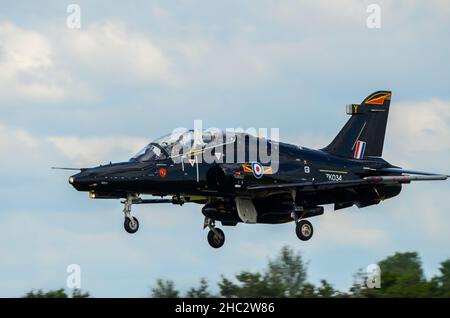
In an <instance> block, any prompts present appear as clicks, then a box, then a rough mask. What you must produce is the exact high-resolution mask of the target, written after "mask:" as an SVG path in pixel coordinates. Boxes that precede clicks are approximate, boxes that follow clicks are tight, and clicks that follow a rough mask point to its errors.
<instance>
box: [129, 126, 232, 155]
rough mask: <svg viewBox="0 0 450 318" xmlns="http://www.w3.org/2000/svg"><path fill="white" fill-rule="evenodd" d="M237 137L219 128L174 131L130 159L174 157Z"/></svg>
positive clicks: (221, 143) (214, 145) (224, 142)
mask: <svg viewBox="0 0 450 318" xmlns="http://www.w3.org/2000/svg"><path fill="white" fill-rule="evenodd" d="M235 138H236V135H235V134H234V133H232V132H223V131H221V130H218V129H217V130H216V129H207V130H193V129H191V130H182V131H179V132H177V131H174V132H172V133H171V134H167V135H164V136H162V137H160V138H158V139H155V140H153V141H152V142H151V143H149V144H148V145H147V146H146V147H144V148H143V149H142V150H141V151H139V152H138V153H137V154H136V155H134V156H133V157H132V158H131V159H130V160H131V161H141V162H142V161H154V160H164V159H167V158H169V157H170V158H174V157H177V156H183V155H184V154H186V153H191V152H195V151H198V150H201V149H205V148H211V147H216V146H219V145H223V144H226V143H229V142H233V141H234V140H235Z"/></svg>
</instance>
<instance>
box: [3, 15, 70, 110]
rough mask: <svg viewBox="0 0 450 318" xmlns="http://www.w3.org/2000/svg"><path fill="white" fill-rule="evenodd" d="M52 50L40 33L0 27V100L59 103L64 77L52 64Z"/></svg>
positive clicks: (9, 26) (11, 26) (10, 26)
mask: <svg viewBox="0 0 450 318" xmlns="http://www.w3.org/2000/svg"><path fill="white" fill-rule="evenodd" d="M53 53H54V51H53V48H52V46H51V44H50V42H49V41H48V39H47V38H46V37H45V36H43V35H41V34H40V33H39V32H36V31H31V30H26V29H23V28H20V27H17V26H15V25H14V24H12V23H8V22H6V23H1V24H0V69H1V70H2V71H1V72H0V100H5V101H11V100H17V99H22V100H23V99H25V100H35V101H53V102H54V101H60V100H62V99H63V98H64V97H65V96H66V90H65V87H64V84H63V82H64V81H66V78H65V74H64V73H62V72H60V71H59V70H58V69H57V68H56V67H55V65H54V63H53Z"/></svg>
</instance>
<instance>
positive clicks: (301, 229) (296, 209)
mask: <svg viewBox="0 0 450 318" xmlns="http://www.w3.org/2000/svg"><path fill="white" fill-rule="evenodd" d="M296 194H297V193H296V191H295V190H293V191H292V205H293V211H292V214H291V216H292V218H293V219H294V221H295V234H297V237H298V238H299V239H300V240H302V241H308V240H309V239H310V238H311V237H312V236H313V233H314V229H313V226H312V224H311V222H309V221H307V220H304V219H302V216H303V214H304V213H303V212H304V209H303V207H300V206H297V204H296V203H295V196H296Z"/></svg>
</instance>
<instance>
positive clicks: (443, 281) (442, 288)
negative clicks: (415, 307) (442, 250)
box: [431, 259, 450, 298]
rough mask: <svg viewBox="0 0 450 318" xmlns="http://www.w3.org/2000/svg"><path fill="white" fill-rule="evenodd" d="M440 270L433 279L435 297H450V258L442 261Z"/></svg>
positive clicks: (432, 287)
mask: <svg viewBox="0 0 450 318" xmlns="http://www.w3.org/2000/svg"><path fill="white" fill-rule="evenodd" d="M439 272H440V274H439V275H438V276H435V277H433V279H432V280H431V284H432V286H431V289H432V293H433V297H443V298H450V259H448V260H446V261H444V262H442V263H441V266H440V267H439Z"/></svg>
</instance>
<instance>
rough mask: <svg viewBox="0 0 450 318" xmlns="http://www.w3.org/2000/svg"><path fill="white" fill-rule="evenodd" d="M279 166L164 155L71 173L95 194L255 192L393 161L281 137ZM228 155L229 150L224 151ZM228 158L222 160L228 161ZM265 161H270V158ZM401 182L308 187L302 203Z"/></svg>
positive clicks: (341, 177)
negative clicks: (253, 167) (260, 169)
mask: <svg viewBox="0 0 450 318" xmlns="http://www.w3.org/2000/svg"><path fill="white" fill-rule="evenodd" d="M277 146H278V147H279V160H278V165H277V169H276V170H275V169H273V170H272V171H269V173H264V174H263V176H262V177H261V178H260V179H257V178H255V177H254V175H253V174H252V173H250V172H246V171H245V170H246V169H245V166H246V165H247V166H248V165H249V164H250V163H249V162H245V161H243V162H236V163H226V162H225V163H213V164H210V163H205V162H195V163H192V161H191V162H189V161H186V162H182V163H180V162H178V163H176V162H175V161H174V160H172V159H171V158H170V157H169V158H165V159H163V160H149V161H136V160H131V161H127V162H120V163H113V164H107V165H102V166H98V167H94V168H88V169H84V170H82V171H81V172H80V173H78V174H76V175H74V176H72V177H71V179H70V180H71V183H72V185H73V186H74V187H75V188H76V189H77V190H79V191H88V192H90V193H92V194H93V195H94V196H95V197H97V198H102V197H103V198H126V197H127V195H128V194H130V193H136V194H149V195H155V196H166V195H172V196H182V197H187V198H189V197H194V196H201V197H205V198H208V197H226V196H245V197H246V196H252V194H249V193H248V192H247V191H246V188H247V187H248V186H251V185H254V184H274V183H293V182H294V183H300V182H307V181H308V182H324V181H338V182H339V181H346V180H355V179H361V178H362V177H365V176H370V175H371V171H374V170H375V169H379V168H385V167H392V165H390V164H389V163H387V162H386V161H385V160H383V159H381V158H373V159H369V160H367V159H365V160H354V159H347V158H341V157H338V156H333V155H330V154H328V153H326V152H324V151H321V150H313V149H308V148H304V147H299V146H295V145H291V144H286V143H278V145H277ZM224 158H225V159H226V155H225V156H224ZM225 159H224V161H226V160H225ZM266 166H271V164H270V163H269V164H268V165H266ZM400 189H401V186H400V185H395V186H389V187H382V188H380V189H378V190H377V191H376V192H374V191H373V190H371V189H369V188H367V189H365V188H364V187H363V188H358V189H334V190H333V189H330V190H329V191H317V192H315V191H309V192H306V193H303V194H302V195H301V196H299V198H298V200H299V201H302V202H301V203H302V205H308V206H316V205H320V204H329V203H337V204H340V203H345V202H360V203H361V205H371V204H375V203H376V202H379V201H380V200H381V199H384V198H387V197H392V196H394V195H396V194H398V193H399V192H400ZM277 195H281V194H279V193H277V191H274V190H271V191H266V192H264V191H262V192H258V193H257V194H255V195H253V196H254V197H253V199H255V200H256V201H257V200H263V199H264V198H267V197H271V196H277Z"/></svg>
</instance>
